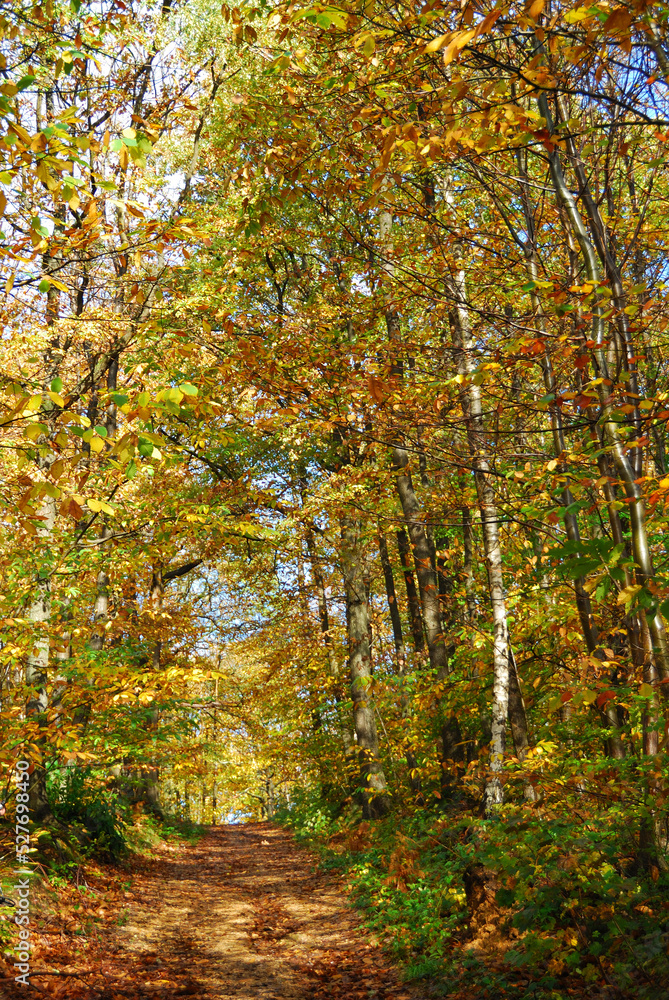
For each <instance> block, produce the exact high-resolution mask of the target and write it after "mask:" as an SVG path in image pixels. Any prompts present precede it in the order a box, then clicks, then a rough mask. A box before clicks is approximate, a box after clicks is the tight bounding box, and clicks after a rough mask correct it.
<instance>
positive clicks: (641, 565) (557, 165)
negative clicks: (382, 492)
mask: <svg viewBox="0 0 669 1000" xmlns="http://www.w3.org/2000/svg"><path fill="white" fill-rule="evenodd" d="M539 110H540V111H541V114H542V115H543V116H544V118H545V119H546V122H547V123H548V127H549V129H550V130H553V123H552V116H551V113H550V109H549V107H548V101H547V99H546V96H545V94H542V95H541V97H540V98H539ZM549 163H550V172H551V179H552V182H553V187H554V189H555V193H556V196H557V199H558V202H559V203H560V204H561V205H562V207H563V208H564V210H565V213H566V215H567V218H568V219H569V223H570V225H571V227H572V231H573V233H574V237H575V238H576V241H577V243H578V245H579V248H580V250H581V255H582V258H583V262H584V265H585V270H586V274H587V276H588V280H589V281H590V282H591V283H592V285H593V288H598V287H599V286H600V284H601V275H600V272H599V266H598V263H597V256H596V254H595V250H594V248H593V246H592V244H591V242H590V239H589V237H588V233H587V230H586V228H585V225H584V224H583V220H582V218H581V216H580V213H579V211H578V207H577V205H576V201H575V199H574V196H573V194H572V192H571V190H570V188H569V186H568V185H567V183H566V181H565V177H564V173H563V171H562V164H561V161H560V154H559V152H558V150H557V148H555V149H554V150H553V152H552V153H550V155H549ZM604 312H605V309H604V303H603V300H602V299H601V298H599V299H596V300H595V302H594V303H593V305H592V336H591V339H592V342H593V345H594V346H593V347H592V356H593V361H594V365H595V370H596V372H597V375H598V378H597V379H596V383H597V394H598V396H599V407H600V411H601V424H602V430H603V434H604V440H605V441H606V444H607V446H608V448H609V450H610V454H611V459H612V461H613V464H614V467H615V470H616V473H617V474H618V476H619V478H620V480H621V482H622V484H623V488H624V490H625V493H626V495H627V499H628V505H627V507H628V511H629V518H630V527H631V533H632V550H633V556H634V562H635V564H636V566H637V567H638V569H637V579H638V582H639V583H640V584H642V585H646V584H653V582H654V570H653V564H652V558H651V554H650V546H649V544H648V531H647V528H646V509H645V504H644V501H643V497H642V494H641V490H640V488H639V485H638V483H637V482H636V479H637V478H638V477H637V476H636V474H635V471H634V469H633V467H632V465H631V463H630V460H629V458H628V456H627V453H626V451H625V446H624V442H623V440H622V439H621V437H620V434H619V432H618V425H617V423H616V421H615V420H614V419H613V417H612V412H613V399H612V397H611V395H610V393H609V384H610V380H609V371H608V361H607V357H606V350H605V325H606V321H605V318H604ZM648 628H649V631H650V635H651V638H652V641H653V650H654V656H655V660H656V664H657V669H658V674H659V676H660V679H661V680H662V681H669V646H668V644H667V636H666V630H665V625H664V622H663V620H662V617H661V615H660V613H659V611H657V612H655V614H652V615H649V616H648ZM661 687H662V688H663V689H667V690H666V695H667V697H669V684H667V683H665V684H663V685H662V686H661Z"/></svg>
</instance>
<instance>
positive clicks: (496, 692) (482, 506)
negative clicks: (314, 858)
mask: <svg viewBox="0 0 669 1000" xmlns="http://www.w3.org/2000/svg"><path fill="white" fill-rule="evenodd" d="M452 291H453V294H454V296H455V299H456V308H455V310H454V313H453V317H454V326H453V335H454V336H453V340H454V343H453V346H454V352H455V355H456V358H457V364H458V371H459V373H460V375H462V376H463V382H464V384H465V385H466V387H467V388H466V397H465V399H464V400H463V411H464V414H465V420H466V424H467V437H468V441H469V448H470V453H471V456H472V467H473V470H474V478H475V481H476V492H477V496H478V506H479V512H480V514H481V527H482V533H483V550H484V553H485V561H486V567H487V570H488V586H489V590H490V603H491V606H492V619H493V703H492V722H491V732H492V736H491V740H490V775H489V778H488V780H487V782H486V787H485V793H484V809H485V813H486V815H488V816H490V815H491V814H492V813H493V812H494V811H495V809H496V808H497V806H499V805H500V804H501V803H502V801H503V791H502V782H501V773H502V768H503V764H504V753H505V744H506V723H507V716H508V710H509V640H508V629H507V612H506V598H505V594H504V578H503V572H502V549H501V544H500V537H499V515H498V513H497V502H496V499H495V492H494V489H493V485H492V478H491V475H490V465H489V462H488V457H487V447H486V442H485V433H484V427H483V409H482V406H481V393H480V389H479V387H478V385H476V384H475V383H474V381H473V380H472V378H471V371H472V367H473V366H472V357H473V349H472V340H471V329H470V324H469V311H468V308H467V298H466V286H465V275H464V271H460V272H458V274H457V275H456V278H455V282H454V285H453V289H452Z"/></svg>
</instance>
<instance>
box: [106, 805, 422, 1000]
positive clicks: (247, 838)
mask: <svg viewBox="0 0 669 1000" xmlns="http://www.w3.org/2000/svg"><path fill="white" fill-rule="evenodd" d="M133 896H134V901H133V903H132V906H131V909H130V915H129V920H128V922H127V923H126V924H125V926H123V927H120V928H118V930H117V931H116V935H117V944H116V946H114V945H112V948H111V950H112V951H113V952H115V954H114V956H113V959H112V963H113V965H114V967H115V968H118V970H119V972H118V978H117V976H114V979H115V983H114V986H113V987H112V986H111V985H110V987H109V988H108V989H109V992H108V993H107V994H106V995H107V996H109V997H110V998H112V997H114V996H118V997H119V998H120V997H127V996H137V997H160V998H165V1000H168V998H170V1000H171V998H172V997H177V996H201V997H207V998H211V1000H233V998H234V1000H255V998H261V1000H293V998H294V1000H306V998H311V997H314V998H316V997H322V998H326V997H327V998H341V1000H344V998H347V1000H348V998H365V1000H367V998H374V1000H386V998H388V1000H391V998H392V1000H420V998H419V997H418V995H417V994H416V993H415V992H413V991H411V990H409V989H407V987H406V986H403V985H400V983H399V981H398V978H397V975H396V973H395V972H394V970H393V969H391V968H390V967H389V966H388V964H387V962H386V961H385V960H384V958H383V956H382V955H381V952H380V950H379V949H378V947H376V946H375V945H373V944H371V943H370V941H369V939H368V937H367V936H366V934H365V932H364V931H363V930H361V929H360V928H359V927H358V926H357V922H356V917H355V914H354V913H353V912H352V911H351V910H350V909H349V907H348V905H347V902H346V898H345V896H344V895H343V893H342V891H341V888H339V887H338V886H337V884H336V882H335V881H334V880H333V879H332V878H331V877H329V876H328V875H327V874H323V873H314V871H313V859H311V858H310V857H309V855H308V854H307V853H306V852H305V851H303V850H301V849H300V848H298V847H296V845H295V844H294V843H293V841H292V839H291V837H290V836H289V834H287V833H286V832H285V831H283V830H281V829H278V828H276V827H273V826H271V825H270V824H266V823H261V824H253V825H246V826H224V827H217V828H212V830H211V831H210V832H209V833H208V834H207V836H206V837H204V838H203V839H202V840H201V841H200V842H199V843H198V844H197V845H196V846H194V847H189V848H186V849H182V850H181V851H179V852H178V853H177V855H176V856H175V857H174V858H173V859H169V860H165V861H164V862H161V863H160V864H158V865H157V866H155V867H154V868H152V869H151V870H150V871H149V872H148V873H142V874H140V875H138V876H137V877H136V879H135V881H134V883H133ZM109 971H110V972H111V969H110V970H109ZM105 992H106V991H105ZM99 995H100V994H99V993H98V996H99ZM103 995H104V994H103Z"/></svg>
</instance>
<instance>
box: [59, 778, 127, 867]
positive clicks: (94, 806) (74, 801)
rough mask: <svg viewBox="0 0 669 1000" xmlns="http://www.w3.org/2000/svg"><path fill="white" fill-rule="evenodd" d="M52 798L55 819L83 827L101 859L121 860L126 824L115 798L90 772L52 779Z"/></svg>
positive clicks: (68, 824)
mask: <svg viewBox="0 0 669 1000" xmlns="http://www.w3.org/2000/svg"><path fill="white" fill-rule="evenodd" d="M49 798H50V801H51V809H52V812H53V814H54V816H55V818H56V819H57V820H58V821H59V822H61V823H62V824H64V825H65V826H68V827H70V826H73V825H78V826H80V827H82V828H83V829H84V830H85V832H86V834H87V837H88V838H89V840H90V842H91V845H92V847H93V850H94V852H95V853H96V854H98V855H100V856H103V857H104V856H106V857H110V858H118V857H120V856H121V855H122V854H123V853H124V851H125V849H126V842H125V837H124V827H125V822H124V820H123V817H122V815H121V811H120V809H119V805H118V801H117V799H116V796H115V795H114V794H113V793H111V792H110V791H109V790H108V789H106V788H105V787H104V786H103V785H102V784H101V783H100V782H99V780H97V781H96V779H95V777H94V775H93V772H92V769H91V768H68V769H67V770H66V771H65V774H64V775H59V776H58V777H54V776H53V775H51V776H50V781H49Z"/></svg>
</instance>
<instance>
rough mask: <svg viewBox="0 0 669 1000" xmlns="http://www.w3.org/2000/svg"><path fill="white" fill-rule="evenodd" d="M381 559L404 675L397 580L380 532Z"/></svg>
mask: <svg viewBox="0 0 669 1000" xmlns="http://www.w3.org/2000/svg"><path fill="white" fill-rule="evenodd" d="M379 557H380V559H381V569H382V570H383V579H384V582H385V585H386V597H387V599H388V611H389V613H390V622H391V625H392V629H393V642H394V643H395V653H396V655H397V668H398V673H400V674H402V673H404V668H405V666H406V650H405V648H404V635H403V634H402V618H401V616H400V609H399V608H398V606H397V595H396V593H395V580H394V578H393V568H392V566H391V565H390V556H389V555H388V544H387V542H386V536H385V535H384V534H383V532H382V531H381V530H379Z"/></svg>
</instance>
